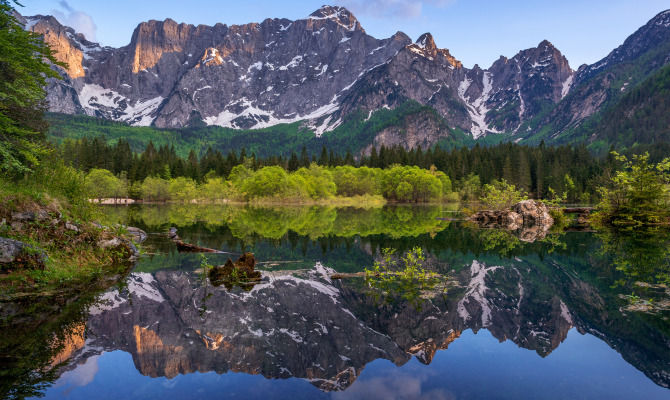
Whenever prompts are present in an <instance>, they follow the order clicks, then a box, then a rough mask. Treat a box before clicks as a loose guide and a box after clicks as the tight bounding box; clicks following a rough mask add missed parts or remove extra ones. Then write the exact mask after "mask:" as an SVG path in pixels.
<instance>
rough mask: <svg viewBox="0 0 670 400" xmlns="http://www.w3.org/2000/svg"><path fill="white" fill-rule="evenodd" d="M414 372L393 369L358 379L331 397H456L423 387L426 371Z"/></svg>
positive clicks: (448, 399)
mask: <svg viewBox="0 0 670 400" xmlns="http://www.w3.org/2000/svg"><path fill="white" fill-rule="evenodd" d="M413 372H415V373H414V374H411V375H410V374H408V373H403V372H399V371H393V372H390V373H386V374H385V376H380V377H375V378H370V379H359V380H357V381H356V382H355V383H354V384H353V385H351V387H349V388H348V389H346V390H345V391H344V392H335V393H332V398H333V399H335V400H339V399H384V400H405V399H425V400H428V399H430V400H452V399H455V398H456V397H455V396H454V395H453V394H452V393H450V392H449V391H448V390H446V389H424V388H422V386H423V384H424V382H425V381H426V380H427V379H428V374H427V373H420V372H419V373H416V372H418V371H413Z"/></svg>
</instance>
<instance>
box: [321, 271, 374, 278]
mask: <svg viewBox="0 0 670 400" xmlns="http://www.w3.org/2000/svg"><path fill="white" fill-rule="evenodd" d="M368 275H369V276H379V274H378V273H376V274H372V273H370V274H368V273H366V272H352V273H337V274H332V275H331V276H330V279H346V278H361V277H363V278H364V277H366V276H368Z"/></svg>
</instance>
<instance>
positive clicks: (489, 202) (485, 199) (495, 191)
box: [481, 179, 527, 210]
mask: <svg viewBox="0 0 670 400" xmlns="http://www.w3.org/2000/svg"><path fill="white" fill-rule="evenodd" d="M483 192H484V193H483V196H482V198H481V202H482V203H483V204H484V205H486V206H487V207H489V208H491V209H493V210H504V209H508V208H510V207H511V206H513V205H514V204H516V203H518V202H520V201H521V200H525V199H526V198H527V196H526V194H525V193H524V191H523V190H521V189H517V187H516V186H514V185H511V184H509V183H507V181H506V180H504V179H503V180H500V181H493V182H492V183H491V184H487V185H484V188H483Z"/></svg>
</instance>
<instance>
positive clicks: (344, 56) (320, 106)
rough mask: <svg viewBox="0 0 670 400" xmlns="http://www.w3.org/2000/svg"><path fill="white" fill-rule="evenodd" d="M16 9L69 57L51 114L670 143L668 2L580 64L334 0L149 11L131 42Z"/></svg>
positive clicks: (333, 130) (375, 139)
mask: <svg viewBox="0 0 670 400" xmlns="http://www.w3.org/2000/svg"><path fill="white" fill-rule="evenodd" d="M19 18H20V19H21V20H22V22H23V23H24V24H25V28H26V29H28V30H31V31H33V32H37V33H40V34H42V35H43V36H44V39H45V41H46V43H48V44H49V46H50V47H51V48H52V49H53V50H54V51H55V52H56V58H57V59H58V60H59V61H62V62H65V63H67V68H61V67H56V66H55V67H54V68H57V69H58V70H59V72H60V74H61V76H62V78H63V79H62V80H51V81H50V82H49V85H48V88H47V92H48V96H47V100H48V101H49V111H51V112H54V113H62V114H73V115H87V116H92V117H98V118H103V119H107V120H112V121H117V122H122V123H125V124H129V125H132V126H151V127H154V128H157V129H182V128H188V129H197V128H202V127H205V126H219V127H224V128H229V129H235V130H238V131H240V132H249V131H250V130H257V129H267V128H273V129H275V128H278V127H281V128H279V129H280V130H283V131H285V130H287V129H289V128H287V127H291V128H290V129H289V130H293V131H296V132H301V133H303V134H307V133H309V135H311V136H313V137H316V138H320V137H331V138H333V137H337V136H338V135H340V136H341V135H343V132H344V131H345V130H349V131H351V130H352V129H353V128H352V127H353V126H356V127H358V128H357V129H359V130H360V129H363V130H365V131H366V135H365V138H364V140H360V139H359V143H357V144H356V146H357V148H356V150H357V151H361V152H366V151H369V150H370V149H371V147H372V146H380V145H386V146H391V145H396V144H397V145H402V146H404V147H407V148H411V147H416V146H422V147H423V148H426V147H429V146H432V145H434V144H436V143H445V142H447V143H452V144H463V143H465V142H469V143H474V141H475V140H477V141H480V140H484V141H494V142H495V141H504V140H509V141H515V142H522V143H528V144H537V143H539V142H540V141H541V140H544V141H545V142H547V143H568V142H586V143H588V144H590V145H591V146H594V147H598V146H600V147H602V146H605V145H617V146H633V145H635V144H639V143H645V144H649V143H656V142H663V141H670V116H668V115H670V113H668V112H667V111H668V107H669V106H670V104H668V103H667V102H666V101H665V99H666V98H667V97H668V96H667V94H668V93H669V91H670V80H669V79H667V77H668V68H669V67H667V66H668V64H670V10H668V11H664V12H661V13H659V14H658V15H656V16H655V17H654V18H653V19H651V20H650V21H649V22H648V23H647V24H646V25H644V26H643V27H641V28H640V29H638V30H637V31H636V32H634V33H633V34H632V35H631V36H629V37H628V38H627V39H626V41H625V42H624V43H623V44H622V45H621V46H619V47H618V48H616V49H614V50H613V51H612V52H611V53H610V54H609V55H607V56H606V57H605V58H603V59H602V60H600V61H598V62H596V63H595V64H592V65H582V66H580V67H579V68H578V69H577V70H573V69H572V68H571V66H570V65H569V63H568V60H567V59H566V58H565V56H563V54H562V53H561V52H560V51H559V50H558V49H557V48H556V47H555V46H554V45H552V44H551V43H550V42H549V41H547V40H544V41H542V42H541V43H539V44H538V46H537V47H534V48H530V49H525V50H521V51H519V52H518V53H517V54H516V55H514V56H513V57H511V58H507V57H503V56H501V57H500V58H499V59H498V60H496V61H495V62H494V63H493V64H492V65H491V66H489V67H488V68H487V69H482V68H481V67H480V66H478V65H475V66H474V67H473V68H471V69H470V68H466V67H464V66H463V65H462V63H461V62H460V61H458V59H456V58H455V57H454V56H453V55H452V54H451V53H450V52H449V50H447V49H441V48H438V47H437V46H436V44H435V41H434V39H433V37H432V35H431V34H430V33H425V34H423V35H421V36H420V37H419V38H418V39H417V40H416V41H414V42H413V41H412V40H411V39H410V38H409V37H408V36H407V35H406V34H404V33H402V32H397V33H396V34H394V35H393V36H391V37H389V38H386V39H376V38H374V37H372V36H370V35H368V34H367V33H366V31H365V30H364V29H363V27H362V26H361V24H360V23H359V22H358V20H357V19H356V18H355V17H354V15H353V14H352V13H351V12H349V11H348V10H347V9H345V8H342V7H333V6H323V7H321V8H320V9H318V10H316V11H315V12H313V13H312V14H311V15H310V16H309V17H307V18H305V19H299V20H296V21H291V20H288V19H266V20H264V21H263V22H260V23H249V24H245V25H231V26H228V25H224V24H216V25H214V26H206V25H198V26H194V25H189V24H179V23H177V22H175V21H173V20H171V19H167V20H165V21H154V20H151V21H148V22H143V23H141V24H139V25H138V26H137V28H136V29H135V31H134V32H133V34H132V37H131V40H130V43H129V44H128V45H127V46H124V47H120V48H111V47H103V46H101V45H99V44H98V43H93V42H90V41H89V40H87V39H86V38H85V37H84V36H83V35H82V34H81V33H77V32H75V31H74V30H73V29H72V28H69V27H67V26H63V25H62V24H60V23H59V22H58V21H57V20H56V19H55V18H54V17H52V16H41V15H38V16H32V17H22V16H19ZM650 115H653V117H650ZM659 118H660V120H659ZM650 120H652V121H654V122H653V124H652V125H651V126H650V125H649V123H650V122H649V121H650ZM373 122H374V123H373ZM361 127H363V128H361Z"/></svg>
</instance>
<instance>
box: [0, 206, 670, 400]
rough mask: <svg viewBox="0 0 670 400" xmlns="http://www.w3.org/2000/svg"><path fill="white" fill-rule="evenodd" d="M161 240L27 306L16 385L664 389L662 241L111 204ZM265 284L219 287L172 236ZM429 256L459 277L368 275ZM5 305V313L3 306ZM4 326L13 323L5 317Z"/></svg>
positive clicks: (667, 335)
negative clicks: (61, 296)
mask: <svg viewBox="0 0 670 400" xmlns="http://www.w3.org/2000/svg"><path fill="white" fill-rule="evenodd" d="M105 213H106V214H107V216H108V218H109V220H110V221H119V222H122V223H125V224H129V225H133V226H138V227H140V228H143V229H145V230H146V231H147V232H149V233H150V236H149V239H148V240H147V242H145V246H144V248H145V250H146V252H147V254H146V255H145V256H143V257H142V258H141V260H140V261H139V262H138V264H137V265H136V266H135V267H134V269H133V270H132V271H131V273H130V274H129V275H128V276H127V277H125V278H124V279H122V281H121V283H120V284H116V285H114V286H112V287H109V288H107V289H103V290H100V291H97V292H93V293H82V294H81V296H79V297H77V298H76V299H67V301H65V300H60V301H56V302H51V303H50V304H41V305H40V304H37V305H36V304H16V305H13V307H14V308H12V309H11V311H5V312H4V314H9V315H11V318H6V319H5V325H4V327H2V328H0V329H1V330H0V334H1V335H2V337H3V339H2V344H1V348H0V356H1V357H2V358H1V359H0V360H1V361H0V362H1V363H2V364H1V365H0V366H1V367H2V369H3V372H2V376H1V378H2V381H3V383H2V392H1V393H4V395H5V396H15V397H38V396H44V397H45V398H47V399H60V398H71V399H119V398H142V399H154V398H155V399H162V400H165V399H191V398H240V399H256V398H259V399H286V398H288V399H319V398H332V399H376V398H379V399H519V398H532V399H601V398H602V399H668V398H670V390H668V386H669V385H670V323H669V320H668V317H669V316H670V313H669V312H668V309H667V307H666V306H665V304H666V303H664V302H665V301H667V300H668V297H670V296H669V294H668V290H667V284H668V281H669V278H668V276H669V275H668V272H669V271H670V267H669V265H670V261H669V253H670V249H669V244H670V238H669V235H668V234H667V232H663V231H651V232H646V233H645V234H644V235H639V234H638V235H635V236H632V235H621V234H613V233H611V232H600V233H585V232H568V233H561V234H549V235H547V236H546V237H543V235H539V236H538V235H533V234H528V233H526V234H523V235H522V236H521V237H523V238H524V240H530V242H529V241H524V240H520V239H519V238H518V237H517V236H514V235H511V234H509V233H507V232H501V231H493V230H480V229H475V228H474V227H471V226H467V225H466V224H464V223H461V222H450V221H446V220H443V219H439V218H450V217H452V216H453V214H452V213H451V212H450V210H449V209H447V208H443V207H386V208H384V209H372V210H356V209H350V208H345V209H334V208H322V207H303V208H250V207H224V206H220V207H203V206H144V207H134V206H133V207H123V208H114V207H110V208H106V209H105ZM170 226H176V227H177V228H178V229H179V234H180V236H181V238H182V239H183V240H184V241H187V242H190V243H197V244H200V245H203V246H207V247H212V248H217V249H221V250H223V251H226V252H230V253H234V254H233V255H227V254H223V255H218V254H210V255H208V256H207V257H208V259H209V262H210V263H212V264H222V263H223V262H225V260H226V259H227V258H228V257H229V256H230V257H235V255H236V254H239V253H240V252H242V251H252V252H254V253H255V255H256V259H257V261H258V262H259V265H258V266H257V267H259V268H260V269H261V270H262V271H263V281H262V282H261V283H260V284H258V285H256V286H254V287H253V288H251V289H250V290H243V289H241V288H239V287H235V288H233V289H232V290H227V289H226V288H225V287H223V286H213V285H212V284H211V282H209V280H208V279H207V277H206V276H204V275H203V274H202V268H201V267H200V263H201V259H200V255H197V254H183V253H182V254H180V253H178V252H177V251H176V249H175V248H174V245H173V244H172V243H171V242H170V241H169V240H168V239H167V237H166V235H165V232H166V231H167V229H168V228H169V227H170ZM416 246H419V247H422V248H423V249H424V250H425V252H426V254H427V257H426V262H425V267H426V268H427V269H429V270H431V271H433V272H436V273H438V274H440V277H441V279H443V280H444V282H448V284H445V285H446V286H445V285H442V286H440V285H438V287H435V288H430V289H426V290H423V291H416V292H413V291H410V292H403V291H402V290H399V291H398V292H395V291H382V290H380V289H379V288H378V287H377V286H376V285H375V283H374V282H372V284H367V283H366V282H365V281H364V280H363V279H361V278H353V279H344V280H331V279H330V278H329V276H330V275H331V274H332V273H334V272H360V271H363V270H364V268H365V267H370V266H371V265H372V264H373V263H374V261H375V260H377V259H379V254H380V250H381V249H382V248H394V249H397V251H398V253H403V252H405V251H407V250H409V249H411V248H413V247H416ZM8 309H10V308H9V307H8V306H5V310H8ZM3 317H4V316H3Z"/></svg>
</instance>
